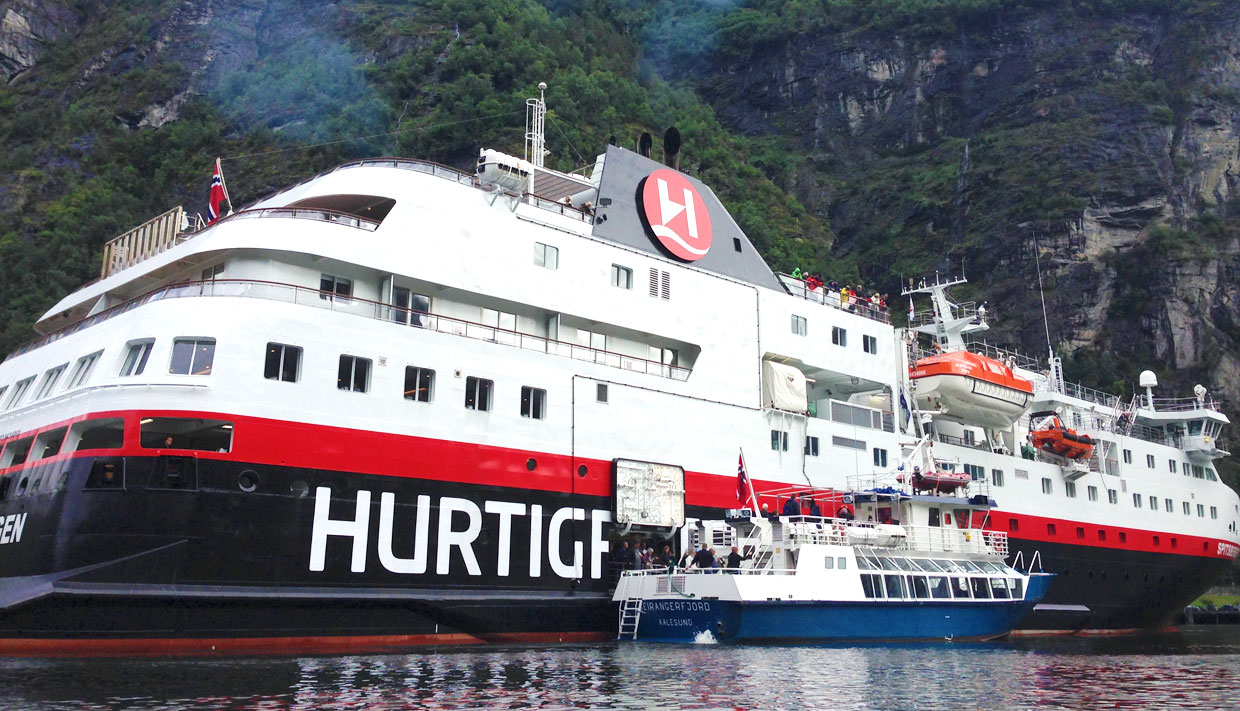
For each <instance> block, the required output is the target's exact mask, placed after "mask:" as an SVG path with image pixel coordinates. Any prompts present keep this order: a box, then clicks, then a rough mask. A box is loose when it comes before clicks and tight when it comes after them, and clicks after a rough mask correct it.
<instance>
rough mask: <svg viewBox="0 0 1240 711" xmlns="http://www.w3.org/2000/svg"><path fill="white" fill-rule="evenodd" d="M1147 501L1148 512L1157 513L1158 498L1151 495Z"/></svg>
mask: <svg viewBox="0 0 1240 711" xmlns="http://www.w3.org/2000/svg"><path fill="white" fill-rule="evenodd" d="M1149 500H1150V510H1151V511H1157V510H1158V497H1157V496H1153V495H1151V496H1150V499H1149Z"/></svg>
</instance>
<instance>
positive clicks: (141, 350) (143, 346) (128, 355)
mask: <svg viewBox="0 0 1240 711" xmlns="http://www.w3.org/2000/svg"><path fill="white" fill-rule="evenodd" d="M154 347H155V341H154V340H145V341H136V342H133V341H131V342H130V343H129V345H128V349H127V350H126V352H125V362H124V363H121V372H120V376H121V377H123V378H124V377H129V376H131V375H142V371H143V370H146V361H147V360H149V359H150V357H151V349H152V348H154Z"/></svg>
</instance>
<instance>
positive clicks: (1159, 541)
mask: <svg viewBox="0 0 1240 711" xmlns="http://www.w3.org/2000/svg"><path fill="white" fill-rule="evenodd" d="M1154 545H1155V546H1160V545H1162V541H1161V540H1159V538H1158V536H1154Z"/></svg>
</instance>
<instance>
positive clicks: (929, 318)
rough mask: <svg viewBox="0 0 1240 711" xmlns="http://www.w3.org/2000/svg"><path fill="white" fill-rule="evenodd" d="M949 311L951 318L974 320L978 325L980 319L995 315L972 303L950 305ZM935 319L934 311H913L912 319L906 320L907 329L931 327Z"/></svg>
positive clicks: (987, 309) (989, 310) (936, 315)
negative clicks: (950, 310) (950, 311)
mask: <svg viewBox="0 0 1240 711" xmlns="http://www.w3.org/2000/svg"><path fill="white" fill-rule="evenodd" d="M951 309H952V318H968V319H974V320H976V321H977V322H978V323H981V322H982V319H984V318H988V317H992V316H994V313H995V312H994V311H993V310H992V309H991V308H990V307H986V310H985V311H982V310H980V309H979V308H978V306H977V303H976V302H973V301H965V302H963V303H959V304H957V303H952V304H951ZM937 318H938V312H936V311H935V310H934V309H922V310H921V311H914V312H913V315H912V317H911V318H909V320H908V326H909V328H922V327H925V326H933V325H934V323H935V320H936V319H937Z"/></svg>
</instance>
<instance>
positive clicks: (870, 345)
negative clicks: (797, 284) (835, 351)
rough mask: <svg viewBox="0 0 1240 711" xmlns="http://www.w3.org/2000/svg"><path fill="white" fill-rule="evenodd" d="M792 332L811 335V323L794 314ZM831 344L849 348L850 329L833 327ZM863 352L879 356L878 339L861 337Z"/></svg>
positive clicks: (799, 334)
mask: <svg viewBox="0 0 1240 711" xmlns="http://www.w3.org/2000/svg"><path fill="white" fill-rule="evenodd" d="M792 332H793V333H794V334H796V335H798V336H807V335H809V322H808V321H806V320H805V317H804V316H798V315H796V314H792ZM831 343H832V344H834V345H837V346H840V347H847V346H848V329H845V328H840V327H839V326H832V327H831ZM861 350H863V351H865V352H866V353H869V354H870V355H877V354H878V339H877V338H875V337H874V336H867V335H864V334H863V335H862V336H861Z"/></svg>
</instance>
